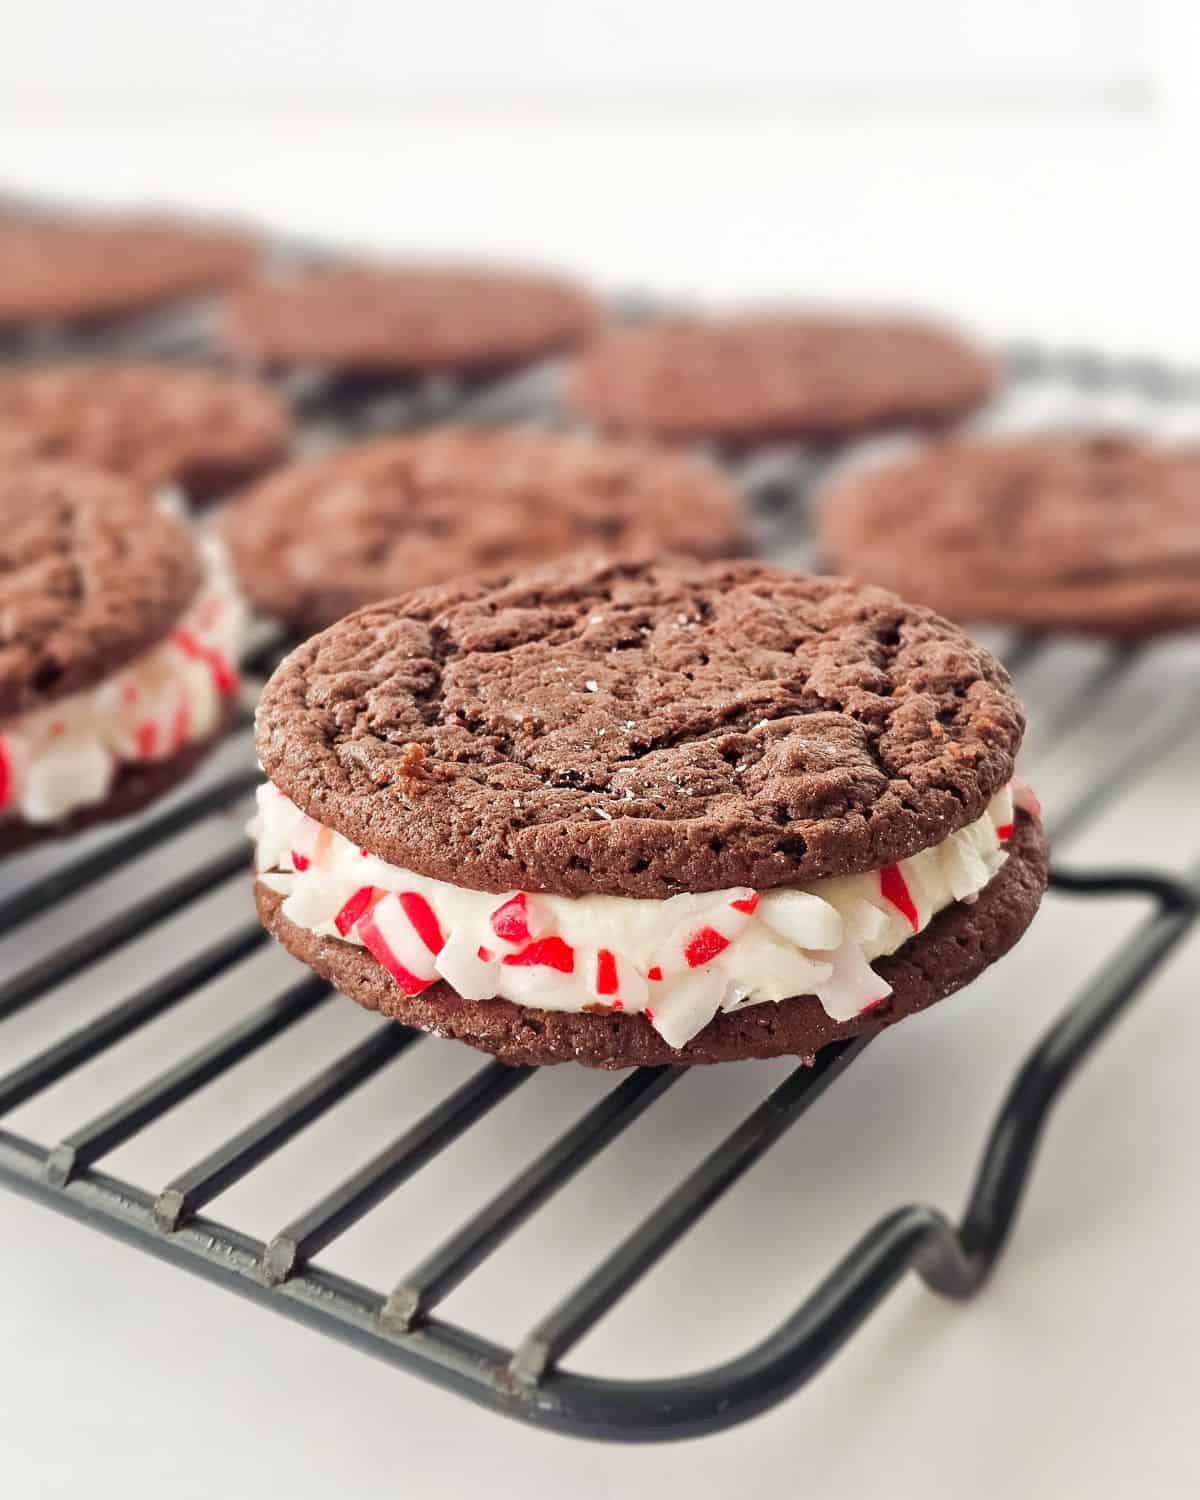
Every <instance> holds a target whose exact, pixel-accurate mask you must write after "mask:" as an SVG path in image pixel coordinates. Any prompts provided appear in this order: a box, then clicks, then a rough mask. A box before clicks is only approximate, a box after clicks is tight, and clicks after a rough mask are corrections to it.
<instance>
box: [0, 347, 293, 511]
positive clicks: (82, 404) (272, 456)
mask: <svg viewBox="0 0 1200 1500" xmlns="http://www.w3.org/2000/svg"><path fill="white" fill-rule="evenodd" d="M289 433H290V420H289V417H288V414H287V409H286V408H285V407H284V405H283V404H282V402H281V401H280V400H279V399H278V397H276V396H275V395H274V393H273V392H271V391H269V390H268V389H267V388H266V387H265V386H262V385H259V384H258V383H257V382H255V381H252V380H248V379H242V378H239V377H236V376H233V375H228V374H224V373H222V372H221V371H218V370H207V369H201V368H185V367H183V366H179V365H151V364H125V363H120V364H116V363H114V364H69V365H49V366H45V367H41V368H34V369H27V370H22V371H18V372H11V373H8V374H4V375H0V462H3V463H6V464H11V463H13V462H15V461H18V460H25V459H28V458H55V459H58V458H63V459H69V460H71V461H72V462H79V463H86V464H92V465H95V466H96V467H98V468H102V469H108V470H111V471H112V472H114V473H118V474H125V475H128V476H129V477H130V478H133V479H137V480H139V481H140V482H142V483H143V484H145V485H147V486H150V487H155V486H159V485H164V484H178V485H180V486H182V488H183V489H184V490H185V491H186V492H187V494H188V495H189V496H190V497H191V498H192V499H194V500H205V499H210V498H211V497H212V496H214V495H216V494H219V493H221V492H222V491H224V490H227V489H228V488H229V487H230V486H231V485H233V484H235V483H237V482H238V481H239V480H243V479H248V478H250V477H251V476H252V475H255V474H257V473H259V472H261V471H262V470H263V469H265V468H267V467H269V466H270V465H271V464H272V463H274V462H275V461H276V459H278V458H279V457H280V456H281V455H282V454H283V452H284V451H285V449H286V447H287V443H288V437H289Z"/></svg>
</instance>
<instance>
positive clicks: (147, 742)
mask: <svg viewBox="0 0 1200 1500" xmlns="http://www.w3.org/2000/svg"><path fill="white" fill-rule="evenodd" d="M157 749H158V725H157V724H156V723H155V722H154V721H153V719H147V720H145V722H144V723H141V724H139V725H138V727H137V750H138V754H139V755H140V756H141V758H142V759H143V760H149V759H150V757H151V756H152V755H153V754H154V752H155V751H156V750H157Z"/></svg>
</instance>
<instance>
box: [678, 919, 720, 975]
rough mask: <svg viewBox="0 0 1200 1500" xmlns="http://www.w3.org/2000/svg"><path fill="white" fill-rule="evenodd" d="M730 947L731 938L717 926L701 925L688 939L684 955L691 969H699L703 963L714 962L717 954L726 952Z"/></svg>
mask: <svg viewBox="0 0 1200 1500" xmlns="http://www.w3.org/2000/svg"><path fill="white" fill-rule="evenodd" d="M728 947H729V939H728V938H727V937H725V935H724V934H723V933H720V932H718V931H717V929H716V928H715V927H701V928H700V930H699V931H698V932H694V933H693V934H692V935H691V937H690V938H689V939H688V943H687V947H686V948H685V949H684V950H683V956H684V958H685V959H686V961H687V965H688V968H689V969H698V968H700V966H701V965H702V964H710V963H712V961H713V959H714V958H716V956H717V954H718V953H724V951H725V949H726V948H728Z"/></svg>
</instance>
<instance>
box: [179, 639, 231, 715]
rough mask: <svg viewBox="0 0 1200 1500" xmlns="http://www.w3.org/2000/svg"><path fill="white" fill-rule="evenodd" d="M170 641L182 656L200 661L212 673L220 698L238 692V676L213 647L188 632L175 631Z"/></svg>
mask: <svg viewBox="0 0 1200 1500" xmlns="http://www.w3.org/2000/svg"><path fill="white" fill-rule="evenodd" d="M171 640H172V641H173V643H174V644H175V645H176V646H178V647H179V649H180V651H182V652H183V654H184V656H186V657H189V658H190V659H191V660H192V661H202V662H203V663H204V664H205V666H206V667H207V668H208V670H209V671H210V672H211V673H212V680H213V686H214V687H215V688H216V690H217V692H218V694H219V695H220V696H221V697H222V698H230V697H232V696H233V694H234V693H236V692H237V690H238V675H237V672H236V671H235V669H234V668H233V666H232V665H231V664H230V662H229V660H228V658H227V657H225V656H224V655H223V654H222V653H221V652H220V651H218V650H217V648H216V647H215V646H209V645H207V644H206V643H205V642H204V641H202V640H201V639H200V637H199V636H198V635H196V634H194V633H193V632H192V631H190V630H175V631H173V632H172V633H171Z"/></svg>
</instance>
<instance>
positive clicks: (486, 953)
mask: <svg viewBox="0 0 1200 1500" xmlns="http://www.w3.org/2000/svg"><path fill="white" fill-rule="evenodd" d="M475 957H476V958H477V959H478V960H479V962H480V963H481V964H490V963H491V961H492V950H491V949H490V948H485V947H484V946H483V945H482V943H481V944H480V945H479V947H478V948H476V950H475Z"/></svg>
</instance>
